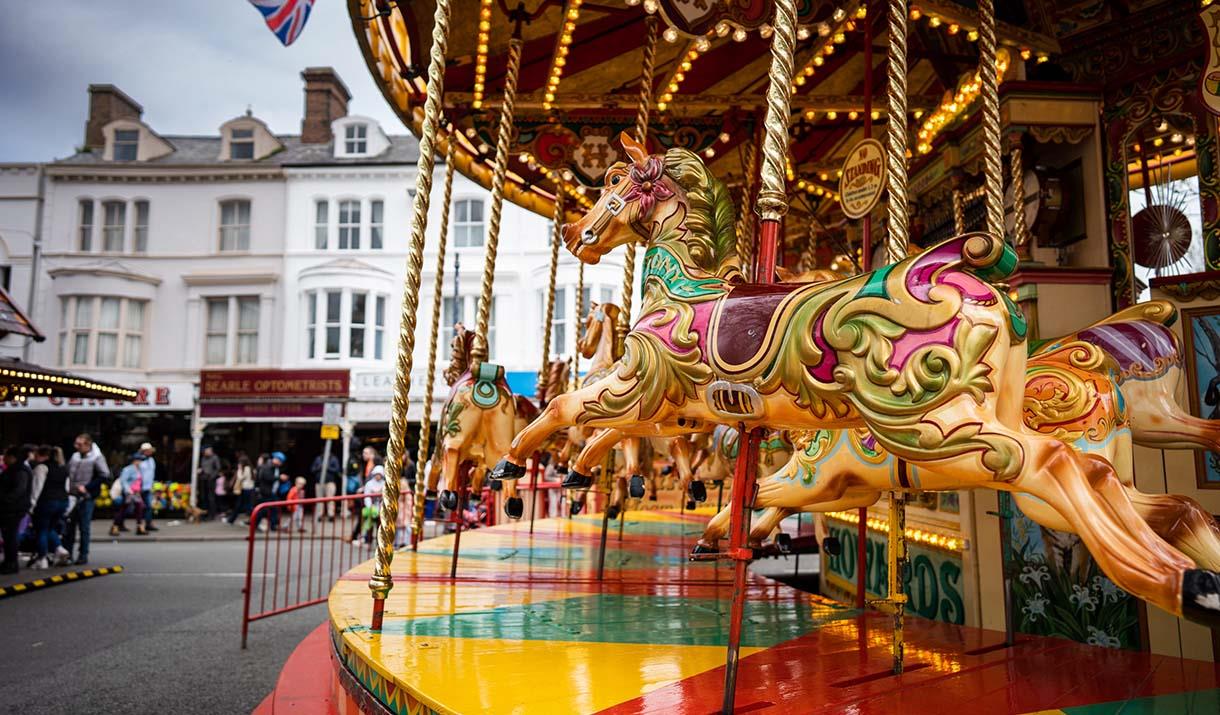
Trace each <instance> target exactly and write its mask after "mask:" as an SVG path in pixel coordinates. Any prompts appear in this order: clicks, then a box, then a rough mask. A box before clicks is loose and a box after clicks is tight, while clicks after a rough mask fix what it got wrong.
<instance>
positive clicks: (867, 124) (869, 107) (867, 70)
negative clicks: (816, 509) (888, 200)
mask: <svg viewBox="0 0 1220 715" xmlns="http://www.w3.org/2000/svg"><path fill="white" fill-rule="evenodd" d="M863 25H864V138H865V139H871V138H872V137H873V19H872V18H871V17H868V18H865V20H864V23H863ZM862 229H863V236H861V241H860V245H861V248H862V249H863V253H864V255H863V256H862V257H861V258H862V261H861V263H862V265H863V268H864V272H865V273H868V272H869V271H871V270H873V217H872V216H871V215H865V217H864V224H863V226H862ZM858 513H859V515H860V523H859V524H857V525H856V608H859V609H863V608H864V600H865V593H864V588H865V576H866V575H867V573H868V558H867V555H868V508H867V507H860V509H859V510H858Z"/></svg>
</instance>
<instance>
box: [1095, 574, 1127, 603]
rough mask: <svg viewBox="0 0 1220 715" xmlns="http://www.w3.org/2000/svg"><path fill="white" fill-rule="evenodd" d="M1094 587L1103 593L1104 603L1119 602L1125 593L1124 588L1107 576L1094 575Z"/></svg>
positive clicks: (1102, 599)
mask: <svg viewBox="0 0 1220 715" xmlns="http://www.w3.org/2000/svg"><path fill="white" fill-rule="evenodd" d="M1093 588H1095V589H1097V591H1098V592H1099V593H1101V601H1102V603H1111V602H1113V603H1118V599H1119V597H1121V596H1122V595H1123V592H1122V590H1121V589H1119V587H1118V586H1117V585H1115V583H1114V582H1113V581H1111V580H1110V579H1108V578H1106V577H1105V576H1094V577H1093Z"/></svg>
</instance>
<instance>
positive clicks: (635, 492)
mask: <svg viewBox="0 0 1220 715" xmlns="http://www.w3.org/2000/svg"><path fill="white" fill-rule="evenodd" d="M627 493H628V494H630V495H631V498H632V499H643V498H644V478H643V477H641V476H640V475H638V474H633V475H631V484H630V486H628V487H627Z"/></svg>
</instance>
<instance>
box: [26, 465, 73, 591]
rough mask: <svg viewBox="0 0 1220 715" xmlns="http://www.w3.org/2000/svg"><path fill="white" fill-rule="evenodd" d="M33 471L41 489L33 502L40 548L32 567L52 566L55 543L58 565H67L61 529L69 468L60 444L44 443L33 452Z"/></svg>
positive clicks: (31, 561) (37, 550)
mask: <svg viewBox="0 0 1220 715" xmlns="http://www.w3.org/2000/svg"><path fill="white" fill-rule="evenodd" d="M34 461H35V462H36V465H35V467H34V472H35V475H36V479H35V481H39V480H38V479H37V475H41V484H40V489H39V490H38V495H37V496H36V497H35V504H34V534H35V537H34V538H35V543H36V544H37V549H36V551H35V552H34V557H33V558H32V559H30V563H29V567H30V568H33V569H45V568H47V567H49V566H50V565H51V564H50V559H49V554H50V553H51V548H52V546H54V549H55V551H54V554H55V565H56V566H66V565H67V564H68V561H69V560H70V558H69V554H68V550H67V549H65V548H64V547H63V546H62V545H61V543H60V538H59V528H60V524H61V522H62V521H63V518H64V514H66V513H67V511H68V467H67V466H66V465H65V464H64V452H63V450H62V449H60V448H59V447H52V446H51V445H49V444H44V445H42V446H41V447H39V448H38V449H37V450H36V451H35V452H34Z"/></svg>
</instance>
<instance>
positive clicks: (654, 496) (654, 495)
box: [648, 494, 657, 501]
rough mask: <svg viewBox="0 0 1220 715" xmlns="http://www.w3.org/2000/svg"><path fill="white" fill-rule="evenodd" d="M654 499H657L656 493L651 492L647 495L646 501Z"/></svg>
mask: <svg viewBox="0 0 1220 715" xmlns="http://www.w3.org/2000/svg"><path fill="white" fill-rule="evenodd" d="M656 500H657V495H656V494H652V495H650V496H649V497H648V501H656Z"/></svg>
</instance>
